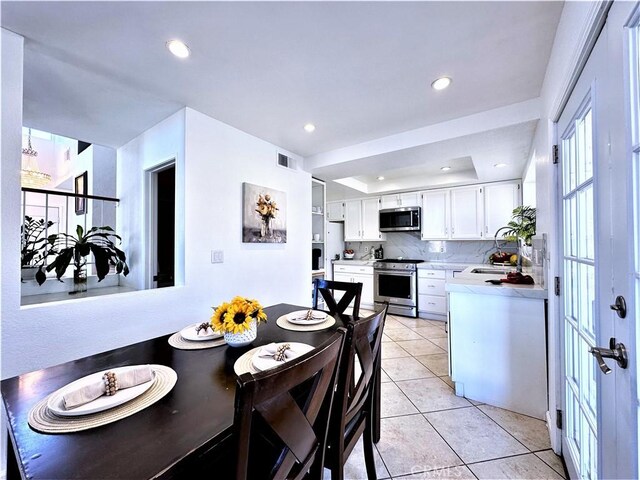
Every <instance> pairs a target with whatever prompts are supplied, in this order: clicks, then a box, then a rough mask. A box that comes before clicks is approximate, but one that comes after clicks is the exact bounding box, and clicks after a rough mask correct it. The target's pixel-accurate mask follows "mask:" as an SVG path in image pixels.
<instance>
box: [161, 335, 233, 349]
mask: <svg viewBox="0 0 640 480" xmlns="http://www.w3.org/2000/svg"><path fill="white" fill-rule="evenodd" d="M226 343H227V342H225V341H224V336H222V337H220V338H216V339H215V340H202V341H200V342H194V341H193V340H185V339H184V338H182V335H180V332H176V333H174V334H173V335H171V336H170V337H169V345H171V346H172V347H173V348H177V349H179V350H202V349H204V348H213V347H219V346H220V345H225V344H226Z"/></svg>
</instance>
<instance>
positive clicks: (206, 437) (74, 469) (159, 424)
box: [1, 304, 379, 480]
mask: <svg viewBox="0 0 640 480" xmlns="http://www.w3.org/2000/svg"><path fill="white" fill-rule="evenodd" d="M304 308H305V307H300V306H295V305H288V304H278V305H274V306H271V307H267V308H266V309H265V311H266V313H267V315H268V321H267V322H266V323H264V324H260V325H259V326H258V337H257V339H256V340H255V341H254V342H253V343H252V344H251V345H250V346H248V347H244V348H232V347H229V346H226V345H225V346H221V347H216V348H209V349H202V350H178V349H175V348H173V347H171V346H170V345H169V344H168V338H169V336H170V335H164V336H161V337H158V338H154V339H151V340H147V341H144V342H140V343H135V344H133V345H128V346H125V347H122V348H117V349H115V350H110V351H107V352H103V353H98V354H96V355H91V356H89V357H86V358H81V359H79V360H74V361H71V362H67V363H64V364H61V365H57V366H54V367H49V368H45V369H42V370H38V371H35V372H31V373H26V374H23V375H20V376H17V377H13V378H9V379H7V380H3V381H2V383H1V390H2V398H3V402H4V407H5V409H6V410H5V412H6V414H7V415H6V418H7V419H8V430H9V440H10V441H9V444H8V452H7V454H8V455H7V478H8V479H9V480H13V479H14V478H24V479H26V478H29V479H34V480H36V479H47V480H54V479H64V480H68V479H92V480H93V479H116V478H117V479H149V478H163V479H171V478H186V477H185V475H186V474H185V472H188V471H189V469H190V468H192V466H193V464H194V462H197V461H198V459H200V458H205V456H207V455H209V454H210V452H215V450H216V447H217V446H219V445H221V444H223V443H224V442H226V443H228V439H229V437H230V435H231V429H232V424H233V412H234V396H235V387H236V374H235V373H234V371H233V365H234V362H235V361H236V360H237V359H238V358H239V357H240V356H241V355H242V354H243V353H245V352H247V351H248V350H250V349H251V348H253V347H256V346H260V345H264V344H268V343H271V342H281V341H291V342H302V343H307V344H310V345H313V346H318V345H320V344H322V343H323V342H324V341H325V340H327V339H328V338H329V337H330V336H331V334H332V333H333V332H334V331H335V330H336V329H337V328H338V327H339V326H342V325H343V322H342V320H340V319H338V320H337V322H336V325H334V326H333V327H331V328H328V329H326V330H321V331H314V332H300V331H291V330H285V329H283V328H280V327H279V326H277V325H276V320H277V319H278V318H279V317H280V316H281V315H284V314H287V313H290V312H292V311H295V310H301V309H304ZM138 364H161V365H166V366H168V367H171V368H172V369H173V370H175V371H176V373H177V375H178V380H177V383H176V385H175V386H174V388H173V389H172V390H171V391H170V392H169V393H168V394H167V395H166V396H165V397H163V398H162V399H161V400H159V401H158V402H156V403H154V404H153V405H151V406H149V407H147V408H145V409H144V410H142V411H140V412H138V413H136V414H134V415H132V416H130V417H127V418H124V419H122V420H119V421H116V422H114V423H111V424H108V425H105V426H102V427H98V428H94V429H91V430H85V431H82V432H76V433H65V434H43V433H39V432H36V431H35V430H33V429H32V428H31V427H30V426H29V425H28V422H27V419H28V415H29V411H30V410H31V408H32V407H33V406H34V405H35V404H36V403H38V402H39V401H40V400H42V399H43V398H44V397H46V396H47V395H49V394H50V393H52V392H54V391H56V390H58V389H59V388H61V387H63V386H65V385H67V384H68V383H70V382H72V381H74V380H77V379H78V378H81V377H83V376H85V375H88V374H91V373H94V372H99V371H106V370H108V369H110V368H113V367H120V366H128V365H138ZM378 378H379V376H378Z"/></svg>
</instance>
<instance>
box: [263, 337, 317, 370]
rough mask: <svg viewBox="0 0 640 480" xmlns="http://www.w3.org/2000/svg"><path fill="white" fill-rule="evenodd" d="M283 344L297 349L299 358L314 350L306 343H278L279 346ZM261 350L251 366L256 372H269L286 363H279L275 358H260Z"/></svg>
mask: <svg viewBox="0 0 640 480" xmlns="http://www.w3.org/2000/svg"><path fill="white" fill-rule="evenodd" d="M282 343H288V344H289V345H291V347H293V348H295V350H296V352H297V353H298V354H299V355H298V357H299V356H300V355H304V354H305V353H307V352H310V351H311V350H313V347H312V346H311V345H307V344H306V343H296V342H280V343H278V345H280V344H282ZM260 350H261V349H258V350H256V353H254V354H253V357H252V358H251V364H252V365H253V367H254V368H255V369H256V370H259V371H263V370H269V369H270V368H274V367H277V366H280V365H282V364H283V363H285V362H279V361H277V360H276V359H275V358H273V357H259V356H258V352H260ZM296 358H297V357H296ZM291 360H293V359H291Z"/></svg>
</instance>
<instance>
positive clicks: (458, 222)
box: [451, 186, 493, 240]
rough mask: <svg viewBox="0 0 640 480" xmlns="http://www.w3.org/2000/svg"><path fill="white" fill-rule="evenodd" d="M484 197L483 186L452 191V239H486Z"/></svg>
mask: <svg viewBox="0 0 640 480" xmlns="http://www.w3.org/2000/svg"><path fill="white" fill-rule="evenodd" d="M482 195H483V187H482V186H475V187H463V188H453V189H451V239H453V240H482V239H484V230H485V225H484V203H483V198H482ZM492 238H493V237H492Z"/></svg>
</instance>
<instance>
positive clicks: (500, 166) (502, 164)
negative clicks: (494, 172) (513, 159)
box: [493, 163, 507, 168]
mask: <svg viewBox="0 0 640 480" xmlns="http://www.w3.org/2000/svg"><path fill="white" fill-rule="evenodd" d="M493 166H494V167H496V168H502V167H506V166H507V164H506V163H496V164H494V165H493Z"/></svg>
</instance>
